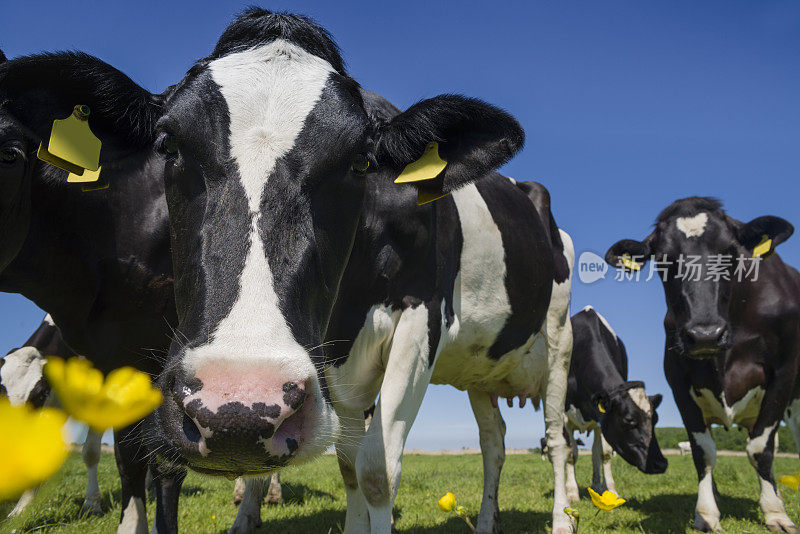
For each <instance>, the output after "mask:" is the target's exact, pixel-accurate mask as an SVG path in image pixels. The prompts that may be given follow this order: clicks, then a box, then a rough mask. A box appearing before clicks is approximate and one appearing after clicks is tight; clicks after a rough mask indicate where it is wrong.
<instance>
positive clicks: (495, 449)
mask: <svg viewBox="0 0 800 534" xmlns="http://www.w3.org/2000/svg"><path fill="white" fill-rule="evenodd" d="M469 402H470V405H471V406H472V413H473V414H475V421H477V423H478V434H479V436H480V441H481V454H482V455H483V498H482V499H481V511H480V514H478V523H477V524H476V526H475V528H476V531H477V532H480V533H484V534H486V533H497V532H502V528H501V527H500V507H499V505H498V502H497V489H498V486H499V484H500V471H501V470H502V469H503V462H504V461H505V459H506V446H505V435H506V423H505V421H503V416H502V415H501V414H500V410H499V409H498V408H497V407H496V406H493V405H492V401H491V399H490V398H489V395H488V394H486V393H484V392H482V391H477V390H472V389H471V390H469Z"/></svg>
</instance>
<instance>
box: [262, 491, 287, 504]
mask: <svg viewBox="0 0 800 534" xmlns="http://www.w3.org/2000/svg"><path fill="white" fill-rule="evenodd" d="M264 502H265V503H267V504H280V503H281V502H283V494H282V492H280V491H276V492H272V491H270V492H267V496H266V497H264Z"/></svg>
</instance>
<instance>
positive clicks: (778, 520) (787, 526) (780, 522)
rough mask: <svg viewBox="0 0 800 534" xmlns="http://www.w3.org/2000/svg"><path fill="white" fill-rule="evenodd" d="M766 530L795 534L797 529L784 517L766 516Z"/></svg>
mask: <svg viewBox="0 0 800 534" xmlns="http://www.w3.org/2000/svg"><path fill="white" fill-rule="evenodd" d="M766 524H767V528H768V529H769V530H770V531H772V532H791V533H794V532H797V527H796V526H795V525H794V523H792V520H791V519H789V517H788V516H786V515H775V516H771V517H770V516H767V518H766Z"/></svg>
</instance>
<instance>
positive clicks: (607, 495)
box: [589, 488, 625, 512]
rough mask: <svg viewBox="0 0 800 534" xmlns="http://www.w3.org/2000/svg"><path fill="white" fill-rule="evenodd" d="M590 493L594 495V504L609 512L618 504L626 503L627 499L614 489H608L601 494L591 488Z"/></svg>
mask: <svg viewBox="0 0 800 534" xmlns="http://www.w3.org/2000/svg"><path fill="white" fill-rule="evenodd" d="M589 495H590V496H591V497H592V504H594V505H595V506H596V507H597V508H599V509H601V510H605V511H607V512H608V511H610V510H613V509H614V508H616V507H617V506H621V505H623V504H625V499H621V498H620V497H618V496H617V494H616V493H614V492H613V491H608V490H606V491H604V492H603V494H602V495H600V494H599V493H597V492H596V491H595V490H593V489H592V488H589Z"/></svg>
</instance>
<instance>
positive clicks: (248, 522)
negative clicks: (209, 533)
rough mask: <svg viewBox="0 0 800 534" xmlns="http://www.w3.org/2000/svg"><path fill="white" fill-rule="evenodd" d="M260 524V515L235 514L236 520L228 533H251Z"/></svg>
mask: <svg viewBox="0 0 800 534" xmlns="http://www.w3.org/2000/svg"><path fill="white" fill-rule="evenodd" d="M260 526H261V517H253V516H251V515H249V514H237V516H236V520H235V521H234V522H233V525H232V526H231V528H229V529H228V534H253V532H255V531H256V529H257V528H258V527H260Z"/></svg>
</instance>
